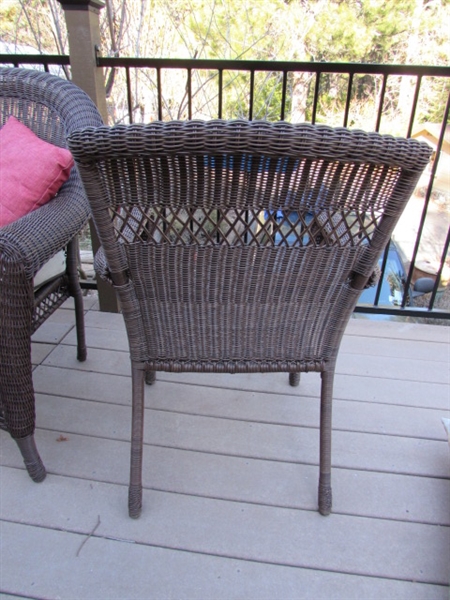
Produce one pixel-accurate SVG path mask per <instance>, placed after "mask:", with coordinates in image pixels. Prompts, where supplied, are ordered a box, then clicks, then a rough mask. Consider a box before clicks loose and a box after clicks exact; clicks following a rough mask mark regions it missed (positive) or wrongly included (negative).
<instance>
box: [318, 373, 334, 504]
mask: <svg viewBox="0 0 450 600" xmlns="http://www.w3.org/2000/svg"><path fill="white" fill-rule="evenodd" d="M321 377H322V386H321V398H320V476H319V512H320V514H321V515H324V516H327V515H329V514H330V512H331V506H332V493H331V414H332V398H333V380H334V368H333V369H332V370H331V371H325V372H323V373H321Z"/></svg>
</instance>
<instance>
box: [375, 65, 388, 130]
mask: <svg viewBox="0 0 450 600" xmlns="http://www.w3.org/2000/svg"><path fill="white" fill-rule="evenodd" d="M386 85H387V75H386V73H385V74H384V75H383V85H382V86H381V93H380V102H379V104H378V113H377V122H376V125H375V131H380V126H381V115H382V114H383V106H384V96H385V94H386Z"/></svg>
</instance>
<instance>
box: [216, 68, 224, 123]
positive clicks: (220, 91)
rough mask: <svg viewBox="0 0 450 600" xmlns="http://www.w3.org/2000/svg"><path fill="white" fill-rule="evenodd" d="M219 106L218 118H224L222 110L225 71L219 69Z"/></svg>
mask: <svg viewBox="0 0 450 600" xmlns="http://www.w3.org/2000/svg"><path fill="white" fill-rule="evenodd" d="M218 75H219V106H218V114H217V116H218V118H219V119H221V118H222V108H223V70H222V69H219V71H218Z"/></svg>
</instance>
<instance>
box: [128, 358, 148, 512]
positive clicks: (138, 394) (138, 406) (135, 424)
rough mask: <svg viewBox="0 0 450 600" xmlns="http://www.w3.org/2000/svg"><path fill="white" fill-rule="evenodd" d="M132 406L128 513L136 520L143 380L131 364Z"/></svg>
mask: <svg viewBox="0 0 450 600" xmlns="http://www.w3.org/2000/svg"><path fill="white" fill-rule="evenodd" d="M131 377H132V393H133V405H132V414H131V455H130V487H129V490H128V512H129V515H130V517H132V518H133V519H137V518H138V517H139V516H140V514H141V510H142V453H143V443H144V380H145V369H144V366H143V365H140V364H137V363H132V366H131Z"/></svg>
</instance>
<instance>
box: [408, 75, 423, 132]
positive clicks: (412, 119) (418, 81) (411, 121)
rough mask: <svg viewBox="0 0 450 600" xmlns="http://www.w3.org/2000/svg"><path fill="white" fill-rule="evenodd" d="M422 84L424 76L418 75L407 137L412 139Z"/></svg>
mask: <svg viewBox="0 0 450 600" xmlns="http://www.w3.org/2000/svg"><path fill="white" fill-rule="evenodd" d="M421 83H422V75H418V76H417V77H416V89H415V92H414V100H413V105H412V109H411V116H410V118H409V126H408V133H407V135H406V137H411V135H412V129H413V126H414V119H415V117H416V110H417V103H418V101H419V92H420V86H421Z"/></svg>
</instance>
